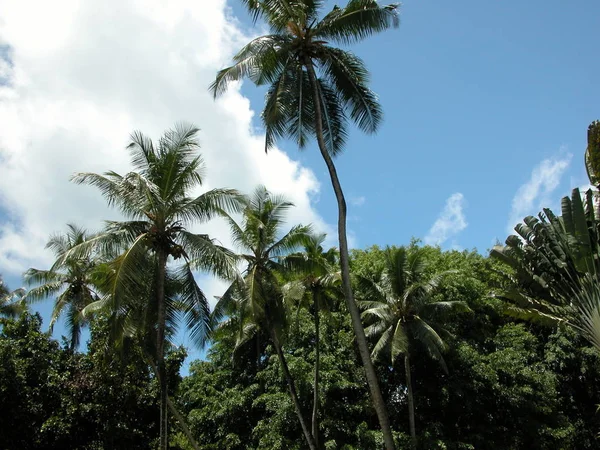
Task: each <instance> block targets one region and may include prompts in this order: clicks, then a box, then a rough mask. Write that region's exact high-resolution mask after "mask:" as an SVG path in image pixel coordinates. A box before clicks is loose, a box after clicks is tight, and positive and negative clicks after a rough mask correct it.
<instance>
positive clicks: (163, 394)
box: [156, 250, 169, 450]
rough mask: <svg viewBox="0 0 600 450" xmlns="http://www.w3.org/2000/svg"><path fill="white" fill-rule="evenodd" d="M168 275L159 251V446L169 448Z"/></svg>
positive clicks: (157, 345) (164, 260)
mask: <svg viewBox="0 0 600 450" xmlns="http://www.w3.org/2000/svg"><path fill="white" fill-rule="evenodd" d="M166 275H167V254H166V253H165V252H164V250H159V251H158V279H157V280H156V297H157V306H158V317H157V320H158V326H157V331H156V365H157V368H158V382H159V385H160V441H159V446H158V448H159V449H160V450H167V449H168V446H169V442H168V417H167V371H166V367H165V351H164V350H165V317H166V305H165V278H166Z"/></svg>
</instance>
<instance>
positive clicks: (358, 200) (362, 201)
mask: <svg viewBox="0 0 600 450" xmlns="http://www.w3.org/2000/svg"><path fill="white" fill-rule="evenodd" d="M366 201H367V199H366V197H365V196H364V195H360V196H358V197H352V198H350V203H352V204H353V205H354V206H362V205H364V204H365V202H366Z"/></svg>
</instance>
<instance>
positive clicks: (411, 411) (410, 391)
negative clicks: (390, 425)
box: [404, 352, 417, 448]
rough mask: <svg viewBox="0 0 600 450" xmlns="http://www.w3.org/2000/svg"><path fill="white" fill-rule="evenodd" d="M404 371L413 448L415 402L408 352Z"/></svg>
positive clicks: (414, 439)
mask: <svg viewBox="0 0 600 450" xmlns="http://www.w3.org/2000/svg"><path fill="white" fill-rule="evenodd" d="M404 371H405V373H406V390H407V391H408V422H409V424H410V437H411V439H412V446H413V448H414V447H415V446H416V442H417V432H416V430H415V401H414V397H413V388H412V378H411V376H410V358H409V356H408V352H407V353H406V355H404Z"/></svg>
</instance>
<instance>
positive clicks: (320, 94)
mask: <svg viewBox="0 0 600 450" xmlns="http://www.w3.org/2000/svg"><path fill="white" fill-rule="evenodd" d="M242 3H244V5H245V6H247V8H248V10H249V12H250V13H251V14H252V15H253V17H254V18H255V19H258V18H260V17H262V18H264V19H265V20H266V22H267V23H268V25H269V26H270V28H271V31H272V33H271V34H269V35H266V36H261V37H258V38H256V39H254V40H252V41H251V42H250V43H249V44H247V45H246V46H245V47H244V48H242V49H241V50H240V51H239V52H238V54H237V55H235V56H234V58H233V59H234V62H235V64H234V65H232V66H231V67H228V68H225V69H223V70H221V71H220V72H219V73H218V75H217V77H216V80H215V82H214V83H213V84H212V85H211V90H212V92H213V94H214V95H215V96H217V95H219V94H221V93H222V92H224V91H225V90H226V89H227V86H228V84H229V83H230V82H231V81H236V80H241V79H243V78H250V79H251V80H252V81H253V82H254V83H255V84H257V85H264V84H268V85H269V89H268V92H267V95H266V99H265V107H264V110H263V112H262V119H263V123H264V125H265V129H266V149H268V148H270V147H272V146H273V145H274V144H275V141H276V140H277V139H278V138H281V137H291V138H292V139H294V140H295V141H296V142H297V144H298V146H299V147H301V148H302V147H304V146H306V144H307V143H308V140H309V139H310V138H311V137H315V138H316V140H317V144H318V147H319V150H320V152H321V156H322V157H323V159H324V160H325V164H326V166H327V170H328V171H329V176H330V178H331V183H332V185H333V190H334V192H335V196H336V200H337V204H338V237H339V247H340V265H341V272H342V286H343V289H344V294H345V297H346V302H347V306H348V310H349V312H350V316H351V320H352V325H353V328H354V333H355V335H356V341H357V344H358V348H359V352H360V355H361V359H362V361H363V365H364V367H365V372H366V377H367V382H368V384H369V388H370V391H371V396H372V398H373V403H374V406H375V409H376V411H377V414H378V418H379V422H380V425H381V428H382V431H383V435H384V440H385V445H386V448H388V449H393V448H394V441H393V436H392V432H391V429H390V425H389V418H388V414H387V410H386V406H385V402H384V400H383V397H382V395H381V390H380V388H379V383H378V381H377V376H376V373H375V369H374V367H373V363H372V361H371V358H370V356H369V348H368V345H367V341H366V338H365V333H364V329H363V328H362V323H361V320H360V311H359V310H358V307H357V306H356V303H355V301H354V296H353V293H352V285H351V281H350V266H349V260H348V258H349V256H348V239H347V236H346V214H347V208H346V200H345V198H344V193H343V191H342V186H341V184H340V180H339V178H338V174H337V170H336V168H335V164H334V162H333V157H334V156H336V155H338V154H339V153H341V151H342V149H343V146H344V143H345V140H346V137H347V125H348V119H350V120H351V121H352V122H354V123H355V124H356V125H358V127H359V128H360V129H361V130H363V131H365V132H367V133H374V132H375V131H376V130H377V128H378V126H379V124H380V122H381V118H382V113H381V109H380V106H379V103H378V101H377V97H376V95H375V94H374V93H373V92H372V91H371V90H370V89H369V88H368V82H369V72H368V70H367V68H366V67H365V64H364V63H363V61H362V60H361V59H359V58H358V57H357V56H355V55H354V54H352V53H350V52H348V51H346V50H342V49H340V48H337V47H334V46H332V45H330V42H332V43H335V44H343V45H346V44H353V43H356V42H359V41H362V40H363V39H365V38H367V37H369V36H371V35H374V34H376V33H379V32H382V31H384V30H387V29H388V28H391V27H396V26H398V23H399V21H398V14H397V7H398V5H397V4H391V5H386V6H380V5H379V4H378V3H377V1H376V0H350V1H349V2H348V4H347V5H346V6H345V7H343V8H340V7H337V6H335V7H334V8H333V10H332V11H331V12H329V13H328V14H326V15H324V16H323V17H321V18H320V12H321V9H322V7H323V4H324V1H322V0H242ZM347 111H348V113H347Z"/></svg>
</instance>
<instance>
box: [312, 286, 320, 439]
mask: <svg viewBox="0 0 600 450" xmlns="http://www.w3.org/2000/svg"><path fill="white" fill-rule="evenodd" d="M313 301H314V305H315V378H314V382H313V412H312V435H313V438H314V439H315V445H316V446H317V448H319V421H318V417H317V415H318V413H319V371H320V369H321V351H320V348H319V347H320V334H319V322H320V320H319V293H318V292H317V291H316V290H313Z"/></svg>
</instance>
